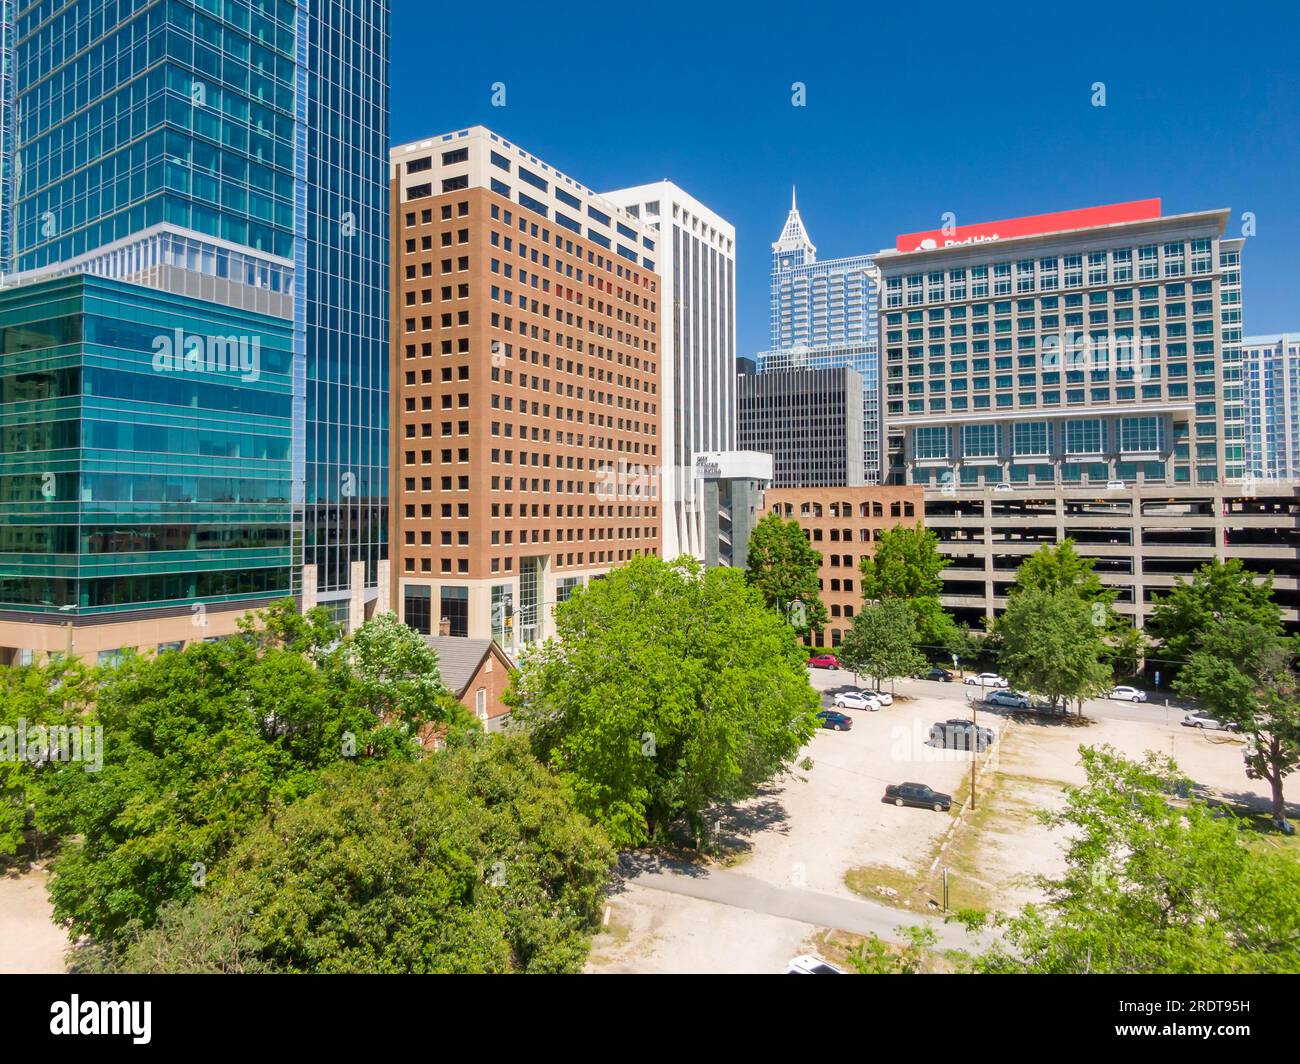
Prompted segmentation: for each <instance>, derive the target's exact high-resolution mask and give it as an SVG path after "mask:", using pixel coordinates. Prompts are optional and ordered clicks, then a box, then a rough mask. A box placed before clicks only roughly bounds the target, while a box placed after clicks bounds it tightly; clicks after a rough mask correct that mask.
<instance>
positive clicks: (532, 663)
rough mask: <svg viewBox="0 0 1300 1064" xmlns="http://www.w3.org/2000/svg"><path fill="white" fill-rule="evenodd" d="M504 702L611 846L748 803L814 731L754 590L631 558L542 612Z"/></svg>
mask: <svg viewBox="0 0 1300 1064" xmlns="http://www.w3.org/2000/svg"><path fill="white" fill-rule="evenodd" d="M556 626H557V629H558V633H559V638H558V640H556V641H548V642H546V643H544V644H541V645H538V646H535V647H533V648H531V649H530V651H528V652H526V653H525V655H524V657H523V660H522V663H521V668H520V672H519V673H518V675H517V676H516V677H515V682H514V687H513V689H512V691H511V692H510V693H509V694H508V695H507V701H508V702H509V703H510V704H511V705H513V706H514V707H515V719H516V720H517V721H518V722H520V723H521V724H523V725H524V726H525V727H527V728H528V729H530V731H531V734H532V739H533V744H534V749H535V750H536V752H537V754H538V756H539V757H540V758H541V759H542V761H543V762H544V763H545V764H547V765H549V766H550V767H551V768H552V769H553V770H554V771H555V772H557V773H558V774H559V775H560V776H561V778H563V779H564V780H565V781H566V782H567V783H568V784H569V785H570V786H571V787H572V789H573V793H574V795H575V797H576V800H577V803H578V807H579V809H581V810H582V811H583V812H585V813H587V814H588V815H589V816H591V817H592V818H593V819H594V820H596V821H597V822H598V823H600V824H601V825H603V826H604V827H605V829H606V831H607V832H608V833H609V836H610V838H611V839H612V840H613V842H614V844H615V845H616V846H619V847H626V846H636V845H639V844H641V843H643V842H645V841H647V840H648V839H652V838H655V837H658V836H660V835H661V834H662V833H663V832H664V830H665V829H666V828H667V827H668V826H669V824H670V823H671V822H672V821H674V820H676V819H677V818H679V817H684V818H685V819H686V821H687V822H688V823H689V824H690V826H691V827H692V829H693V830H694V831H695V833H696V836H697V837H699V836H700V835H701V834H702V833H703V826H704V822H703V817H704V813H705V810H707V809H708V807H709V806H710V805H712V804H713V803H715V802H721V801H733V800H738V799H741V798H745V797H748V796H750V795H752V794H753V793H754V791H755V789H756V788H757V787H758V786H759V785H761V784H762V783H764V782H766V781H768V780H770V779H772V778H773V777H774V776H776V775H777V774H779V773H781V772H782V771H784V770H785V769H786V768H787V767H788V766H789V765H790V764H791V763H792V762H793V760H794V758H795V756H796V754H797V753H798V751H799V748H800V747H801V746H802V745H803V744H804V743H805V742H806V741H807V740H808V739H809V737H810V736H811V735H812V734H813V732H814V731H815V729H816V712H817V710H818V708H819V707H820V700H819V698H818V695H817V692H815V691H814V690H813V689H812V687H811V685H810V684H809V682H808V672H807V669H806V667H805V661H806V655H805V653H804V651H803V650H802V648H801V647H800V646H799V644H798V642H797V640H796V638H795V634H794V631H793V630H792V629H791V628H790V627H789V626H788V625H787V624H786V623H785V622H784V621H783V620H782V619H781V618H780V617H779V616H778V615H777V614H776V613H775V612H773V611H772V610H770V609H769V608H767V606H766V604H765V603H764V601H763V597H762V595H761V593H760V592H759V591H758V589H757V588H755V587H752V586H750V585H748V584H747V583H746V581H745V578H744V576H743V575H742V574H741V573H740V572H738V571H736V570H734V569H728V568H715V569H709V570H707V571H705V570H703V569H702V568H701V566H700V565H699V563H698V562H696V561H695V560H694V559H690V558H679V559H678V560H676V561H674V562H671V563H669V562H665V561H663V560H661V559H659V558H655V557H642V558H637V559H634V560H633V561H631V562H629V563H628V564H627V565H624V566H622V567H621V568H619V569H616V570H614V571H613V572H611V573H610V574H609V575H608V576H606V577H605V578H604V579H602V580H598V581H595V582H593V583H592V584H590V585H589V586H588V587H587V588H586V589H584V590H582V591H579V592H578V593H577V594H575V595H574V596H573V597H572V598H570V599H569V600H568V601H567V602H565V603H563V604H562V605H561V606H560V607H559V608H558V610H557V611H556Z"/></svg>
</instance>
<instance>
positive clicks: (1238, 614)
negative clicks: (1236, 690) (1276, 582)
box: [1146, 558, 1282, 663]
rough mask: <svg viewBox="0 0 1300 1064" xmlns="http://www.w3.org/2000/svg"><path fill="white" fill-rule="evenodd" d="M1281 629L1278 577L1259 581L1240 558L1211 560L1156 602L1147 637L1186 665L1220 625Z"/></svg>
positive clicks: (1174, 658) (1177, 583)
mask: <svg viewBox="0 0 1300 1064" xmlns="http://www.w3.org/2000/svg"><path fill="white" fill-rule="evenodd" d="M1228 620H1232V621H1238V622H1241V623H1244V624H1252V625H1256V626H1258V627H1260V628H1262V629H1265V630H1267V631H1270V632H1280V631H1281V630H1282V611H1281V608H1280V607H1279V606H1278V604H1277V603H1276V602H1274V601H1273V579H1272V577H1271V576H1270V577H1268V578H1267V579H1265V580H1261V581H1258V582H1257V581H1256V580H1255V578H1254V576H1253V575H1252V574H1251V573H1250V572H1248V571H1247V570H1246V569H1245V567H1244V566H1243V565H1242V564H1241V561H1240V560H1239V559H1237V558H1230V559H1229V560H1228V561H1226V562H1221V561H1219V560H1218V559H1215V560H1214V561H1211V562H1208V563H1206V564H1205V565H1203V566H1201V568H1199V569H1197V570H1196V572H1195V573H1193V574H1192V579H1191V580H1190V581H1184V580H1182V579H1179V580H1177V581H1175V583H1174V586H1173V587H1172V588H1170V590H1169V592H1168V594H1165V595H1162V596H1160V597H1159V598H1157V599H1156V605H1155V609H1154V610H1153V611H1152V614H1151V616H1150V618H1149V619H1148V620H1147V624H1146V629H1147V634H1148V635H1150V636H1152V637H1153V638H1155V639H1159V640H1161V641H1162V642H1163V644H1164V650H1165V654H1166V656H1167V657H1169V658H1170V659H1172V660H1174V661H1176V662H1179V663H1182V662H1185V661H1186V660H1187V659H1188V658H1190V657H1191V656H1192V655H1193V654H1194V653H1196V651H1197V650H1198V649H1199V648H1200V646H1201V643H1202V641H1203V640H1204V638H1205V636H1206V633H1208V632H1209V631H1210V629H1211V628H1212V627H1213V626H1214V625H1215V624H1217V623H1219V622H1221V621H1228Z"/></svg>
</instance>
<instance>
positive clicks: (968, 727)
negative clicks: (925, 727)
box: [930, 718, 995, 754]
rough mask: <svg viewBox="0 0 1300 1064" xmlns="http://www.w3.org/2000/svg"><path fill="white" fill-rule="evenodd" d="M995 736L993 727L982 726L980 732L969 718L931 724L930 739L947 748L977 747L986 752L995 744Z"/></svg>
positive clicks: (978, 751)
mask: <svg viewBox="0 0 1300 1064" xmlns="http://www.w3.org/2000/svg"><path fill="white" fill-rule="evenodd" d="M994 738H995V735H994V731H993V729H992V728H985V727H983V726H982V725H981V726H980V728H979V730H978V732H977V731H976V730H975V728H974V726H972V724H971V722H970V721H968V720H961V719H959V718H954V719H953V720H942V721H940V722H939V723H938V724H933V725H931V726H930V741H931V742H932V743H936V744H938V745H939V746H941V747H943V748H944V749H945V750H969V749H970V748H971V747H972V746H974V747H975V750H976V752H977V753H980V754H982V753H984V751H985V750H987V749H988V748H989V747H990V746H992V745H993V740H994Z"/></svg>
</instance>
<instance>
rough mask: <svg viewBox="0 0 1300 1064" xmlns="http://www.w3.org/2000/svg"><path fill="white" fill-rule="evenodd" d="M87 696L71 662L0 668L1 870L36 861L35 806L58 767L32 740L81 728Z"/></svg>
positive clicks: (85, 678)
mask: <svg viewBox="0 0 1300 1064" xmlns="http://www.w3.org/2000/svg"><path fill="white" fill-rule="evenodd" d="M92 694H93V687H92V673H91V671H90V670H89V669H87V668H86V667H85V666H84V665H82V664H81V663H80V662H78V661H75V660H73V661H71V662H68V661H63V660H55V661H51V662H48V663H45V664H40V665H22V666H15V667H11V668H0V865H4V864H6V863H9V862H12V861H15V860H18V859H24V858H27V857H31V856H37V855H39V852H40V842H41V838H40V833H39V830H37V829H38V825H37V823H36V822H35V820H34V817H35V811H36V805H37V802H38V798H39V795H40V793H41V786H42V783H43V782H45V781H47V780H48V779H49V778H50V777H51V776H52V774H53V773H54V772H55V771H56V769H57V766H56V765H55V764H51V763H50V762H49V761H47V760H45V759H44V758H43V756H42V753H43V750H44V749H47V747H38V746H37V745H36V738H37V736H38V734H41V729H49V728H67V727H80V726H81V725H82V724H83V723H85V722H86V721H87V720H88V718H87V716H86V707H87V705H88V704H89V702H90V698H91V696H92ZM20 741H21V742H22V744H23V745H22V748H20ZM83 771H84V769H83ZM28 843H34V847H29V846H28V845H27V844H28Z"/></svg>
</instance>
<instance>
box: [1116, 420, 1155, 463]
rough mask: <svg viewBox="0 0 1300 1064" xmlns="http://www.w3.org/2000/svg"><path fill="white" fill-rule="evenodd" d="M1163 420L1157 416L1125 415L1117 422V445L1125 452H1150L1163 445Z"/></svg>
mask: <svg viewBox="0 0 1300 1064" xmlns="http://www.w3.org/2000/svg"><path fill="white" fill-rule="evenodd" d="M1164 435H1165V434H1164V421H1163V420H1162V419H1161V418H1158V417H1125V418H1120V422H1119V447H1120V450H1121V451H1124V452H1126V453H1130V454H1131V453H1135V452H1136V453H1143V454H1146V453H1152V452H1157V451H1160V450H1162V449H1163V447H1164Z"/></svg>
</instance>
